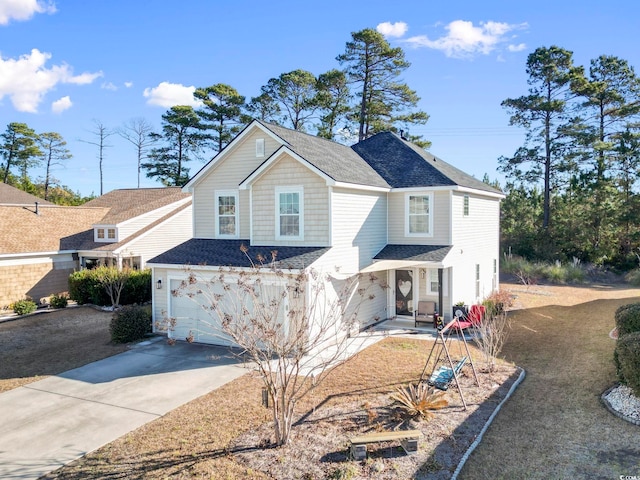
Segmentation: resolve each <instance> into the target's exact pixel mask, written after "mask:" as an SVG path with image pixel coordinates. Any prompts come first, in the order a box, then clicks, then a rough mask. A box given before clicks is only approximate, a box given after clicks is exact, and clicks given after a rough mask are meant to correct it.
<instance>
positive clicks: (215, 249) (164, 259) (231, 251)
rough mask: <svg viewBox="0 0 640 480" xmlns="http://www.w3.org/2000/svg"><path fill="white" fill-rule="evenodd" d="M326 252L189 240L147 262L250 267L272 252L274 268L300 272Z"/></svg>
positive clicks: (244, 243) (268, 261)
mask: <svg viewBox="0 0 640 480" xmlns="http://www.w3.org/2000/svg"><path fill="white" fill-rule="evenodd" d="M242 245H244V246H246V247H248V249H249V250H248V252H247V255H248V257H247V255H245V254H244V253H243V252H242V251H241V250H240V247H241V246H242ZM328 251H329V247H284V246H277V247H273V246H269V247H264V246H250V243H249V240H213V239H204V238H192V239H191V240H187V241H186V242H184V243H181V244H180V245H178V246H176V247H174V248H172V249H171V250H168V251H166V252H164V253H162V254H160V255H158V256H157V257H154V258H152V259H151V260H149V262H148V263H154V264H165V265H209V266H221V267H251V266H252V263H251V262H252V261H253V262H254V263H255V264H256V265H257V264H259V263H260V260H259V256H262V257H263V258H264V263H270V261H271V252H276V266H277V267H278V268H287V269H303V268H306V267H308V266H310V265H311V264H312V263H313V262H315V261H316V260H318V259H319V258H320V257H321V256H322V255H324V254H325V253H327V252H328Z"/></svg>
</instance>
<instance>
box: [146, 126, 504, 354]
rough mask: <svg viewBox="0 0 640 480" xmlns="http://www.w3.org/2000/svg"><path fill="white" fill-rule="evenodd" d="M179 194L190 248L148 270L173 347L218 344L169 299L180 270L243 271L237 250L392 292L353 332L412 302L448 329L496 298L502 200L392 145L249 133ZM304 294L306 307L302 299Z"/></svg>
mask: <svg viewBox="0 0 640 480" xmlns="http://www.w3.org/2000/svg"><path fill="white" fill-rule="evenodd" d="M184 190H185V191H188V192H191V193H192V195H193V202H194V203H193V212H194V221H193V238H192V239H190V240H188V241H186V242H185V243H183V244H181V245H178V246H177V247H175V248H173V249H171V250H168V251H167V252H165V253H163V254H161V255H159V256H158V257H156V258H154V259H152V260H151V261H150V262H149V264H150V266H151V267H152V269H153V271H154V281H155V282H160V284H159V285H158V286H159V287H160V286H161V285H168V288H165V289H164V290H161V289H154V298H153V304H154V319H155V320H156V321H158V320H161V319H162V318H163V316H169V317H172V318H174V319H175V322H176V325H175V329H174V331H173V332H172V333H171V332H170V333H171V334H172V335H175V336H176V337H177V338H180V337H182V338H184V336H187V335H189V333H191V334H192V335H194V338H195V340H196V341H201V342H209V343H221V344H225V343H229V342H228V341H226V340H225V339H224V338H223V337H221V336H220V335H219V331H218V330H216V327H215V321H214V322H211V319H210V318H208V317H207V313H206V312H205V311H204V310H203V309H202V308H200V307H199V306H198V305H196V304H195V302H194V301H192V300H191V299H189V298H185V297H184V296H174V295H172V293H171V292H172V291H173V290H175V289H176V288H177V287H178V286H179V285H180V282H181V281H183V280H184V279H185V278H186V275H187V273H185V271H184V268H183V267H184V266H185V265H191V266H193V267H192V268H193V269H194V270H195V271H196V272H197V274H198V275H199V276H200V277H203V278H204V279H205V280H206V277H207V276H208V275H215V273H216V271H217V269H218V268H219V267H228V266H233V267H237V268H240V269H242V268H247V267H249V266H250V265H251V262H250V260H249V259H248V258H247V255H245V254H244V253H242V252H241V251H240V247H241V245H245V246H246V247H248V249H249V250H248V254H249V256H250V257H251V258H253V259H255V258H256V257H257V255H262V256H264V257H265V258H267V259H268V258H270V252H272V251H277V260H278V263H279V265H280V266H281V267H282V268H284V269H285V271H286V272H288V273H290V274H292V275H295V274H298V273H299V272H303V273H309V272H310V271H311V270H315V271H319V272H325V273H326V272H332V277H331V278H332V279H336V280H337V279H340V278H345V277H349V276H351V275H355V274H357V273H358V272H377V273H376V275H377V276H378V277H379V278H381V279H383V280H385V281H386V282H387V283H388V284H389V285H390V286H391V287H392V288H390V289H388V291H387V294H386V295H379V296H378V297H376V298H375V299H374V300H373V301H371V302H370V304H369V305H368V306H367V307H366V308H364V309H363V310H362V311H361V312H360V316H359V322H360V327H365V326H367V325H370V324H372V323H374V322H376V321H379V320H381V319H388V318H412V317H413V312H414V308H415V306H416V305H417V301H418V300H423V299H427V300H434V301H435V302H436V303H437V305H438V311H439V312H441V313H442V314H444V316H445V318H451V310H452V306H453V305H454V304H455V303H457V302H459V301H463V302H465V303H467V304H472V303H476V302H479V301H481V300H482V299H483V298H485V297H486V296H487V295H489V294H490V293H491V292H492V291H494V290H496V289H497V288H498V262H499V255H498V251H499V210H500V200H501V199H502V198H504V196H503V194H502V193H501V192H500V191H498V190H496V189H494V188H492V187H491V186H489V185H487V184H485V183H483V182H481V181H479V180H477V179H475V178H473V177H471V176H470V175H467V174H465V173H464V172H462V171H460V170H458V169H456V168H454V167H452V166H451V165H449V164H447V163H445V162H444V161H442V160H440V159H439V158H436V157H434V156H433V155H431V154H430V153H428V152H427V151H425V150H423V149H421V148H419V147H417V146H415V145H413V144H411V143H409V142H408V141H406V140H404V139H402V138H401V137H399V136H397V135H395V134H392V133H380V134H378V135H375V136H373V137H371V138H369V139H367V140H364V141H362V142H360V143H358V144H356V145H354V146H353V147H347V146H344V145H340V144H337V143H334V142H331V141H328V140H325V139H321V138H319V137H315V136H311V135H307V134H304V133H301V132H297V131H293V130H289V129H286V128H283V127H279V126H275V125H271V124H266V123H262V122H259V121H254V122H252V123H251V124H250V125H249V126H248V127H247V128H246V129H245V130H243V131H242V132H241V133H240V134H239V135H238V136H237V137H236V138H235V139H234V140H233V141H232V142H231V143H230V144H229V145H228V146H227V147H226V148H225V149H224V150H222V151H221V152H220V153H218V155H216V157H215V158H214V159H213V160H212V161H211V162H209V163H208V164H207V165H205V167H204V168H203V169H202V170H200V172H198V173H197V174H196V175H195V176H194V177H193V178H192V179H191V180H190V181H189V182H188V183H187V185H186V186H185V187H184ZM322 278H325V277H322ZM268 280H269V279H268V278H267V276H265V281H268ZM309 281H310V282H311V281H312V279H311V278H309ZM327 283H330V282H327ZM304 290H305V292H306V295H307V298H306V301H307V302H310V301H311V300H312V299H310V298H308V295H310V293H309V292H311V291H312V290H313V289H312V288H306V289H304ZM334 290H335V289H334ZM285 310H286V306H285ZM283 315H284V314H283ZM154 324H155V322H154Z"/></svg>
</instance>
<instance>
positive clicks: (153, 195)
mask: <svg viewBox="0 0 640 480" xmlns="http://www.w3.org/2000/svg"><path fill="white" fill-rule="evenodd" d="M189 197H191V194H190V193H183V192H182V188H181V187H163V188H131V189H127V188H125V189H120V190H112V191H111V192H109V193H106V194H104V195H102V196H100V197H98V198H94V199H93V200H90V201H89V202H87V203H85V204H84V205H83V206H84V207H108V208H109V212H108V214H107V215H105V217H104V218H102V219H101V220H100V221H99V222H96V223H98V224H101V225H115V224H117V223H120V222H124V221H125V220H129V219H131V218H135V217H137V216H139V215H143V214H145V213H148V212H151V211H153V210H156V209H158V208H161V207H164V206H166V205H169V204H171V203H174V202H177V201H180V200H184V199H186V198H189Z"/></svg>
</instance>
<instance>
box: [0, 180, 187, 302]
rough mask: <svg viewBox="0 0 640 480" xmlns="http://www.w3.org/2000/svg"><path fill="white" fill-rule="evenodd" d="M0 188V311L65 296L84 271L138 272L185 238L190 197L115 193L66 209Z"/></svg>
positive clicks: (157, 191)
mask: <svg viewBox="0 0 640 480" xmlns="http://www.w3.org/2000/svg"><path fill="white" fill-rule="evenodd" d="M3 185H4V184H0V308H1V307H3V306H7V305H9V304H10V303H12V302H14V301H16V300H19V299H22V298H25V297H26V296H28V297H30V298H32V299H34V300H35V301H39V300H40V299H41V298H43V297H48V296H50V295H51V294H53V293H60V292H64V291H67V290H68V278H69V274H71V273H72V272H74V271H76V270H78V269H80V268H83V267H89V268H90V267H92V266H94V265H98V264H113V265H118V266H124V265H128V266H131V267H134V268H144V267H145V264H146V261H147V260H148V259H149V258H151V257H153V256H156V255H158V254H159V253H161V252H163V251H164V250H166V249H168V248H171V247H172V246H175V245H177V244H179V243H181V242H184V241H185V240H186V239H188V238H190V237H191V231H192V226H191V221H192V213H191V195H189V194H188V193H183V192H182V191H181V189H180V188H149V189H131V190H127V189H125V190H114V191H112V192H109V193H107V194H106V195H103V196H101V197H99V198H96V199H94V200H92V201H90V202H87V203H85V204H84V205H82V206H77V207H75V206H74V207H66V206H58V205H52V204H50V203H49V202H45V201H44V200H41V199H37V197H32V196H28V197H24V196H20V197H18V196H17V195H19V194H15V192H14V195H12V196H11V197H9V196H8V195H7V189H6V187H5V186H3ZM10 188H12V187H10ZM18 192H20V191H19V190H18ZM22 193H23V194H24V192H22ZM25 195H28V194H25ZM16 199H19V200H20V201H19V202H17V201H16Z"/></svg>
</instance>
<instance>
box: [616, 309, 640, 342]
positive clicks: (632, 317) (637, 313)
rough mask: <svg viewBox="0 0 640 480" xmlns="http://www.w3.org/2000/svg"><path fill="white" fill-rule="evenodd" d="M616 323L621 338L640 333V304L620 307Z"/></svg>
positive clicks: (617, 311)
mask: <svg viewBox="0 0 640 480" xmlns="http://www.w3.org/2000/svg"><path fill="white" fill-rule="evenodd" d="M615 321H616V327H618V336H619V337H621V336H623V335H626V334H628V333H632V332H638V331H640V303H629V304H626V305H622V306H620V307H618V308H617V310H616V313H615Z"/></svg>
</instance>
